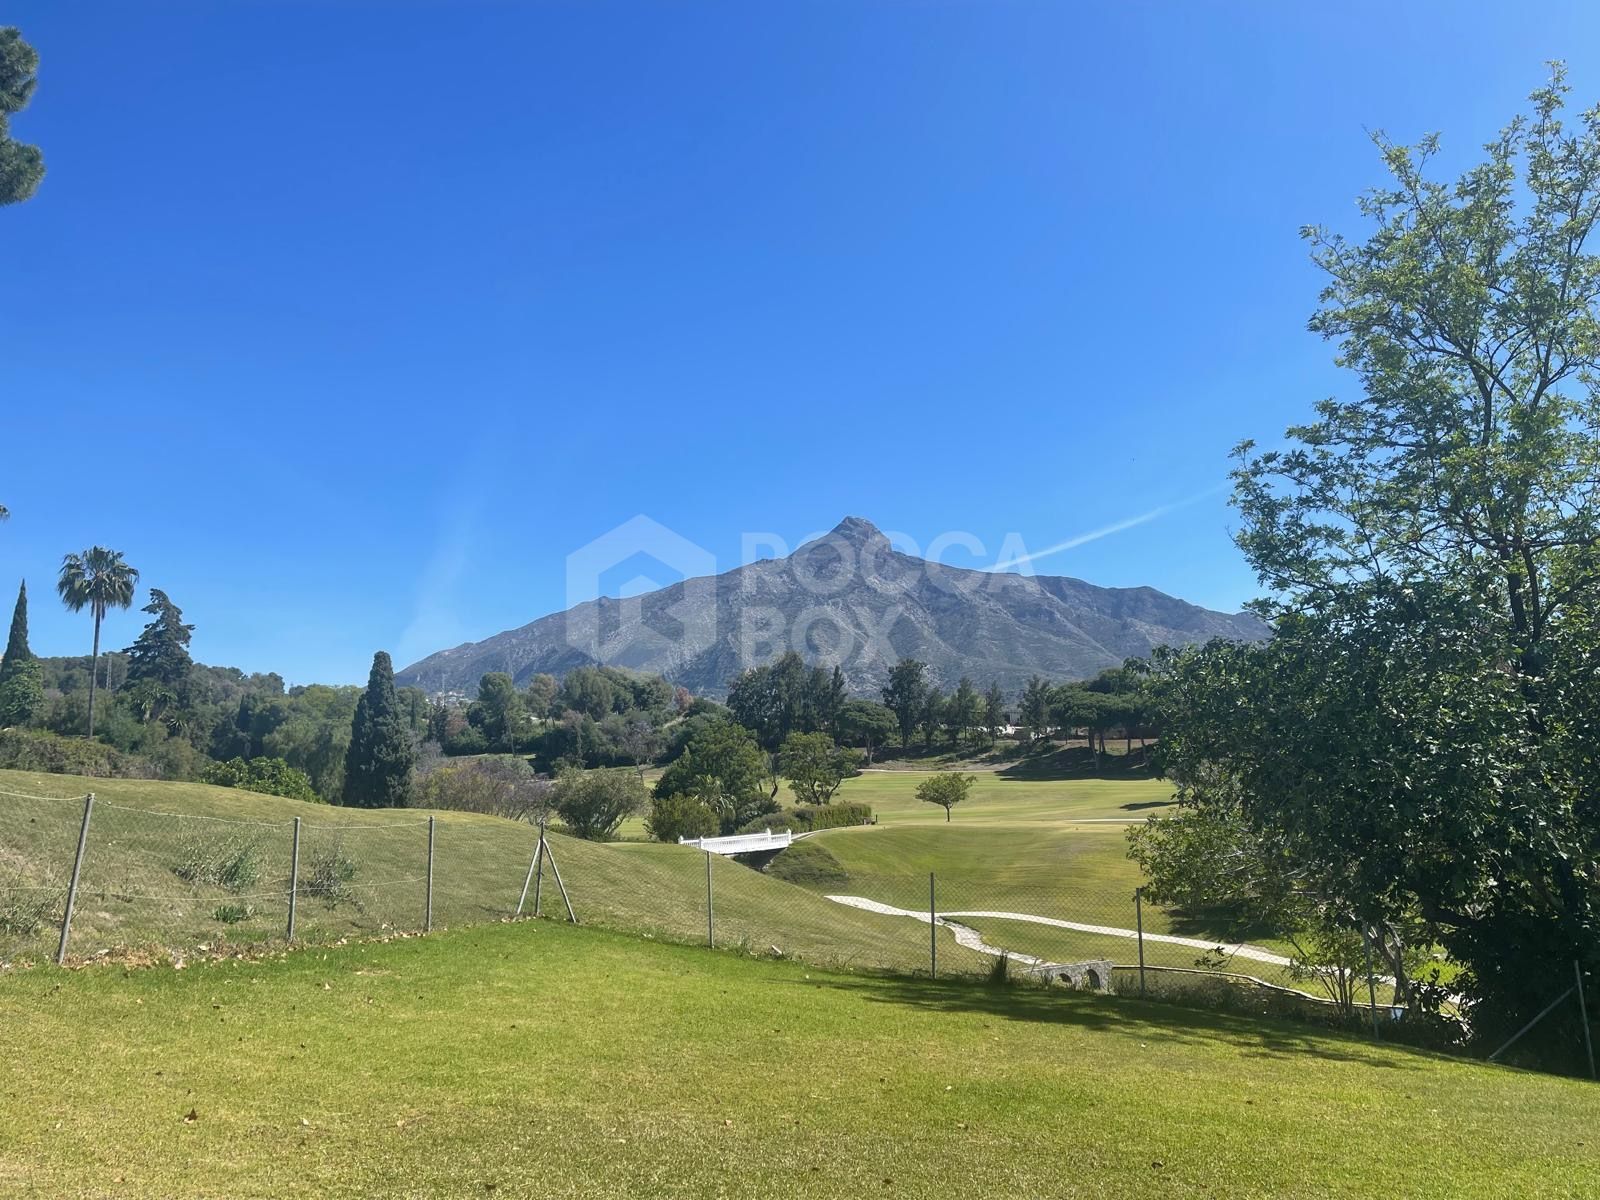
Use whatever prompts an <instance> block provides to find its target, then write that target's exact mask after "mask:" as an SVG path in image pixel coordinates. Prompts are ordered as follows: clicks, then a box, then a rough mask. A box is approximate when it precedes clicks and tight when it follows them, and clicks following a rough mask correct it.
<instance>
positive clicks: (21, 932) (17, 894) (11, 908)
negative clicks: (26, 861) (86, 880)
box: [0, 872, 66, 937]
mask: <svg viewBox="0 0 1600 1200" xmlns="http://www.w3.org/2000/svg"><path fill="white" fill-rule="evenodd" d="M54 883H55V880H53V879H52V880H49V881H48V882H47V884H46V886H47V887H48V886H50V885H52V884H54ZM65 890H66V889H64V888H63V889H62V890H61V891H60V892H57V891H54V890H49V891H46V890H43V889H41V888H40V886H39V884H38V883H37V881H35V880H33V879H30V878H29V877H28V876H26V875H23V874H21V873H20V872H16V873H13V874H12V875H11V876H10V877H9V878H8V879H6V880H4V881H0V933H9V934H14V935H15V936H17V937H32V936H33V935H34V934H36V933H38V932H39V929H40V928H41V927H42V926H44V925H45V924H47V923H53V922H54V921H55V920H56V901H57V900H58V899H59V898H60V897H61V896H62V895H64V894H65Z"/></svg>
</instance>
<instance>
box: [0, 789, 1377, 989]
mask: <svg viewBox="0 0 1600 1200" xmlns="http://www.w3.org/2000/svg"><path fill="white" fill-rule="evenodd" d="M84 808H85V804H84V800H83V798H81V797H79V798H59V797H58V798H51V797H43V796H33V795H27V794H21V793H15V792H6V793H0V963H6V962H16V961H20V960H34V961H44V960H48V959H49V958H52V957H54V956H55V953H56V950H57V944H58V939H59V937H60V933H61V929H62V925H63V917H64V915H65V912H66V908H67V898H68V885H69V882H70V880H71V878H72V873H73V867H74V862H75V857H76V851H77V846H78V838H79V833H80V830H82V828H83V818H84ZM297 824H298V848H297V846H296V834H297ZM430 834H431V836H430ZM540 836H541V835H540V833H539V831H538V829H536V828H535V827H534V826H532V825H530V824H528V823H526V822H524V821H514V820H508V819H504V818H500V817H493V816H485V815H479V814H469V813H449V814H444V815H442V816H440V817H439V818H438V819H437V822H436V823H435V822H434V821H432V820H430V818H429V817H427V816H425V815H422V814H417V813H410V812H406V811H404V810H398V811H383V812H362V811H360V810H346V809H327V810H325V815H324V812H323V811H318V812H317V813H316V814H315V815H313V816H307V817H305V818H303V819H302V820H301V821H300V822H298V823H297V822H296V821H294V820H293V819H286V820H246V819H239V818H236V817H233V816H230V815H228V814H227V812H226V810H225V808H221V807H220V806H219V808H218V810H217V811H213V812H209V813H201V812H193V813H172V812H165V811H159V810H154V809H147V808H140V807H134V806H130V805H127V804H117V803H108V802H104V801H101V802H97V803H95V804H94V805H93V808H92V815H91V818H90V822H89V826H88V830H87V837H86V839H85V850H84V854H83V860H82V864H81V869H80V874H79V884H78V890H77V894H76V901H75V906H74V910H73V915H72V921H71V937H70V945H69V951H70V957H72V958H75V959H85V958H91V957H94V956H96V955H100V954H105V953H108V952H138V951H141V950H152V951H153V950H164V951H167V952H168V953H172V952H187V951H190V950H193V949H196V948H207V949H215V948H217V947H219V946H226V947H234V946H251V945H269V944H279V945H281V944H282V943H283V942H284V940H285V939H286V938H287V937H288V935H289V917H290V908H291V891H293V907H294V914H295V925H294V936H295V938H296V940H298V941H308V942H328V941H336V940H338V939H340V938H344V937H350V936H370V935H374V934H379V935H381V934H385V933H390V932H411V931H420V930H423V929H426V928H430V927H432V928H440V927H447V926H460V925H469V924H473V923H478V922H485V921H497V920H503V919H506V918H508V917H512V916H516V915H528V916H531V915H534V914H535V913H536V912H537V913H538V914H540V915H543V916H545V917H556V918H565V917H566V915H567V907H566V905H567V900H568V899H570V902H571V905H572V907H573V912H574V913H575V914H576V916H577V918H578V919H579V920H580V921H582V922H583V923H585V924H592V925H600V926H604V927H609V928H614V929H617V930H620V931H625V932H628V933H633V934H636V935H643V936H645V937H649V938H656V939H660V940H666V941H673V942H683V943H695V942H698V943H701V944H706V943H709V944H711V945H713V946H716V947H718V948H722V949H731V950H736V951H741V952H744V953H748V954H752V955H758V956H764V957H782V958H788V959H798V960H800V961H803V962H807V963H812V964H815V965H817V966H819V967H828V968H833V969H838V970H845V971H873V972H898V973H902V974H917V975H936V976H938V977H940V978H945V979H962V978H965V979H974V980H975V979H981V978H993V977H994V976H995V975H996V973H997V964H998V963H999V962H1000V961H1001V960H1002V959H1003V960H1004V963H1005V973H1006V974H1007V975H1009V976H1010V977H1011V978H1012V979H1022V980H1030V979H1031V980H1033V981H1035V982H1039V983H1048V984H1057V983H1070V984H1072V985H1073V986H1089V987H1098V988H1101V989H1102V990H1113V989H1114V990H1117V991H1124V992H1128V991H1145V990H1146V989H1148V990H1149V991H1150V992H1152V993H1154V994H1162V993H1170V992H1172V991H1175V990H1182V986H1181V985H1183V984H1187V983H1191V982H1193V981H1195V980H1202V981H1204V980H1209V981H1211V982H1214V983H1218V984H1223V983H1226V984H1236V985H1240V986H1244V987H1248V988H1260V989H1263V990H1264V991H1272V992H1278V993H1291V992H1292V993H1295V994H1297V995H1299V996H1303V997H1305V998H1306V999H1307V1001H1308V1002H1310V1003H1322V1004H1329V1005H1332V1006H1334V1007H1337V1008H1340V1009H1341V1010H1342V1011H1343V1012H1344V1013H1346V1014H1349V1013H1350V1012H1352V1011H1354V1010H1361V1009H1365V1010H1367V1011H1368V1012H1369V1013H1370V1014H1371V1015H1372V1016H1374V1017H1376V1016H1377V1010H1378V1009H1380V1008H1386V1006H1388V1005H1389V1004H1390V1002H1391V1000H1392V997H1393V987H1392V985H1391V984H1390V982H1389V981H1388V980H1385V979H1383V978H1382V977H1381V976H1377V975H1376V974H1375V975H1374V976H1373V978H1372V980H1371V985H1370V987H1369V983H1368V979H1367V976H1366V973H1365V971H1363V970H1362V969H1361V967H1360V965H1359V964H1358V965H1355V966H1352V965H1350V964H1348V963H1347V964H1345V965H1343V966H1340V967H1336V966H1333V965H1319V964H1317V963H1316V962H1315V961H1314V960H1312V961H1308V960H1307V957H1306V951H1305V949H1304V948H1301V947H1296V946H1294V945H1292V944H1287V943H1285V942H1283V941H1279V940H1274V939H1271V938H1266V937H1254V938H1252V937H1250V936H1248V931H1239V930H1231V929H1224V928H1219V927H1216V926H1208V925H1207V924H1206V922H1205V920H1204V919H1203V918H1196V917H1193V916H1187V915H1185V914H1182V913H1178V912H1170V911H1167V910H1164V909H1161V908H1160V907H1158V906H1156V905H1152V904H1149V903H1141V902H1140V900H1138V899H1137V898H1136V896H1135V893H1134V890H1133V888H1132V887H1131V886H1129V885H1128V882H1129V881H1128V879H1127V878H1126V877H1125V876H1124V877H1122V878H1119V879H1116V880H1115V881H1113V880H1111V879H1110V878H1109V877H1108V875H1107V874H1106V872H1105V870H1104V869H1099V870H1095V871H1085V872H1080V873H1078V874H1074V873H1073V872H1071V871H1069V870H1065V869H1064V870H1063V871H1062V872H1061V874H1060V875H1059V876H1056V875H1046V874H1042V873H1040V872H1037V871H1035V872H1032V873H1029V872H1026V871H1024V872H1020V873H1017V874H1015V875H1007V873H1006V872H1004V871H995V870H994V869H993V866H992V864H990V865H989V867H988V868H987V869H985V868H983V867H982V866H981V865H980V866H976V867H974V868H973V869H972V870H971V871H970V872H969V873H963V872H962V871H960V870H946V871H943V872H941V873H938V874H936V875H932V876H930V875H929V874H928V873H927V872H925V871H920V870H916V869H913V867H912V866H908V865H902V864H900V863H898V862H889V863H887V864H879V865H878V867H877V868H876V869H875V870H874V871H872V872H870V873H867V874H862V873H860V872H855V873H851V874H846V873H845V872H844V871H842V870H841V869H840V868H839V864H838V862H837V860H835V859H834V857H833V856H832V855H831V854H823V853H815V852H814V853H810V854H807V853H795V852H794V850H795V849H799V848H802V847H804V846H805V841H804V840H802V841H800V842H798V843H796V844H795V848H793V849H791V850H789V851H785V852H783V853H782V854H781V855H779V854H770V853H769V854H754V855H744V856H741V857H740V858H738V859H734V858H728V857H722V856H719V855H717V854H708V853H705V852H703V851H702V850H699V849H694V848H691V847H686V846H676V845H660V844H656V843H639V842H631V843H611V844H606V845H601V844H596V843H591V842H583V841H579V840H576V839H574V838H570V837H565V836H557V835H554V834H552V835H551V836H550V837H549V839H548V840H547V842H546V843H545V845H546V846H547V852H545V853H541V854H538V855H537V856H536V853H535V852H536V848H537V847H538V846H539V845H540ZM814 836H816V837H817V844H818V845H820V846H826V845H827V844H828V841H829V839H831V838H849V837H852V836H857V835H854V834H852V833H851V832H850V831H847V830H839V831H828V832H826V833H824V834H821V835H814ZM536 857H537V860H538V861H537V865H536ZM945 865H946V867H948V865H949V864H948V862H946V864H945ZM558 871H559V872H560V875H561V877H562V881H563V882H564V885H565V887H564V890H565V892H566V893H567V896H566V897H565V898H564V897H562V895H561V894H560V893H561V888H560V887H558V884H557V872H558ZM1382 1019H1383V1020H1389V1019H1390V1014H1389V1013H1388V1012H1387V1011H1385V1012H1384V1013H1383V1018H1382Z"/></svg>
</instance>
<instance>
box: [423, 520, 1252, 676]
mask: <svg viewBox="0 0 1600 1200" xmlns="http://www.w3.org/2000/svg"><path fill="white" fill-rule="evenodd" d="M1266 636H1267V627H1266V626H1265V625H1264V624H1262V622H1260V621H1259V620H1257V619H1256V618H1255V617H1253V616H1251V615H1249V614H1247V613H1231V614H1230V613H1219V612H1212V611H1210V610H1209V609H1204V608H1200V607H1197V606H1196V605H1193V604H1188V603H1185V602H1184V601H1182V600H1178V599H1175V598H1174V597H1172V596H1168V595H1166V594H1165V593H1162V592H1158V591H1156V590H1155V589H1154V588H1144V587H1140V588H1103V587H1096V586H1094V585H1093V584H1090V583H1085V582H1083V581H1082V580H1081V579H1069V578H1065V577H1061V576H1046V575H1035V576H1026V575H1015V574H1007V573H1003V572H986V571H973V570H967V569H964V568H959V567H949V566H944V565H942V564H939V563H933V562H928V561H926V560H924V559H920V558H915V557H912V556H910V555H907V554H902V553H900V552H899V551H897V550H894V549H893V548H891V546H890V544H889V541H888V539H887V538H885V537H884V535H883V534H882V533H880V532H879V531H878V530H877V529H876V528H875V527H874V526H873V525H872V523H871V522H869V521H865V520H862V519H861V518H859V517H847V518H845V520H843V521H841V522H840V523H839V525H838V526H837V527H836V528H835V529H833V530H832V531H831V532H830V533H828V534H826V535H825V536H823V537H820V538H817V539H815V540H814V541H811V542H807V543H806V544H805V545H803V546H801V547H800V548H799V549H797V550H796V551H795V552H794V553H793V554H791V555H789V557H787V558H781V559H765V560H762V561H760V562H755V563H751V564H749V565H747V566H742V567H738V568H735V569H734V570H731V571H725V572H723V573H722V574H720V575H709V576H703V577H699V578H694V579H686V580H684V581H683V582H681V583H675V584H673V585H672V586H670V587H665V588H662V589H660V590H658V591H653V592H648V593H646V594H644V595H641V596H635V597H631V598H628V599H620V600H619V599H611V598H602V599H599V600H590V601H586V602H585V603H582V604H579V605H576V606H574V607H573V608H570V609H568V610H567V611H566V612H558V613H552V614H550V615H549V616H547V617H541V618H539V619H538V620H537V621H534V622H532V623H531V624H528V625H524V626H522V627H521V628H520V629H510V630H507V631H506V632H504V633H498V634H495V635H494V636H493V637H490V638H485V639H484V640H483V641H481V642H468V643H466V644H464V645H461V646H457V647H455V648H454V649H452V650H441V651H440V652H439V653H437V654H432V655H429V656H428V657H427V658H425V659H423V660H422V661H421V662H418V663H414V664H412V665H411V666H409V667H407V668H406V669H405V670H403V671H401V672H399V674H398V675H397V676H396V682H397V683H401V684H410V685H414V686H417V687H421V688H423V689H425V690H427V691H429V692H434V693H437V692H463V693H466V694H467V695H472V694H473V693H474V692H475V691H476V689H477V685H478V679H479V678H480V677H481V676H482V675H483V674H485V673H486V672H489V671H506V672H509V673H510V674H511V675H512V676H513V677H514V678H515V679H516V681H517V683H518V684H519V685H520V684H524V683H526V682H527V681H528V679H529V678H531V677H532V676H533V675H535V674H537V673H539V672H541V671H543V672H549V673H550V674H552V675H558V676H559V675H561V674H563V673H564V672H566V671H569V670H571V669H572V668H574V667H577V666H581V665H585V664H592V663H597V662H598V663H606V664H608V665H611V666H619V667H628V668H632V669H635V670H639V671H650V672H655V673H659V674H661V675H664V676H666V677H667V678H668V679H669V680H671V681H672V682H674V683H679V684H682V685H683V686H684V687H686V688H688V689H689V690H690V691H691V692H694V693H695V694H697V695H712V696H720V695H723V694H725V693H726V691H727V687H728V681H729V680H730V679H732V678H733V676H735V675H736V674H738V672H739V671H741V670H743V669H744V668H746V667H749V666H756V665H759V664H761V663H763V662H767V661H770V660H771V659H773V658H775V657H776V656H777V655H779V654H781V653H782V652H783V651H785V650H789V649H794V650H798V651H800V652H801V654H802V655H803V656H804V657H805V658H806V659H807V660H808V661H809V662H817V663H822V664H824V665H832V664H834V663H837V664H838V665H839V666H840V667H841V669H842V670H843V671H844V675H845V678H846V680H847V681H848V683H849V687H850V690H851V692H852V693H853V694H856V695H864V696H873V697H875V696H876V695H877V691H878V689H879V688H880V687H881V686H882V685H883V683H884V681H885V680H886V678H887V676H888V673H889V668H890V667H891V666H892V665H893V664H894V663H895V661H896V660H898V659H900V658H902V657H907V656H909V657H912V658H918V659H921V660H922V661H924V662H926V663H928V664H929V667H930V674H931V675H932V676H933V677H934V679H935V680H936V681H937V682H939V683H940V684H941V685H943V686H945V687H947V688H948V687H949V686H951V685H953V684H954V683H955V681H956V680H957V679H958V678H959V677H960V676H962V675H969V676H971V677H972V679H973V680H974V681H975V682H976V683H977V684H978V685H979V686H980V687H984V686H987V685H988V684H989V682H990V681H991V680H993V681H995V682H998V683H999V684H1000V686H1001V687H1002V688H1003V689H1005V690H1006V692H1008V693H1013V692H1015V691H1016V690H1018V689H1019V688H1021V687H1022V685H1023V684H1024V683H1025V682H1026V681H1027V679H1028V677H1029V676H1031V675H1034V674H1038V675H1042V676H1044V677H1045V678H1047V679H1051V680H1055V681H1061V680H1068V679H1085V678H1088V677H1089V676H1092V675H1094V674H1095V673H1096V672H1098V671H1100V670H1101V669H1103V668H1105V667H1110V666H1117V665H1119V664H1120V663H1122V662H1123V660H1124V659H1127V658H1131V657H1135V656H1140V655H1145V654H1148V653H1149V652H1150V651H1151V650H1152V649H1153V648H1154V647H1156V646H1159V645H1163V644H1167V645H1180V644H1188V643H1192V642H1200V641H1206V640H1208V639H1210V638H1213V637H1225V638H1236V639H1242V640H1257V639H1260V638H1264V637H1266Z"/></svg>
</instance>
